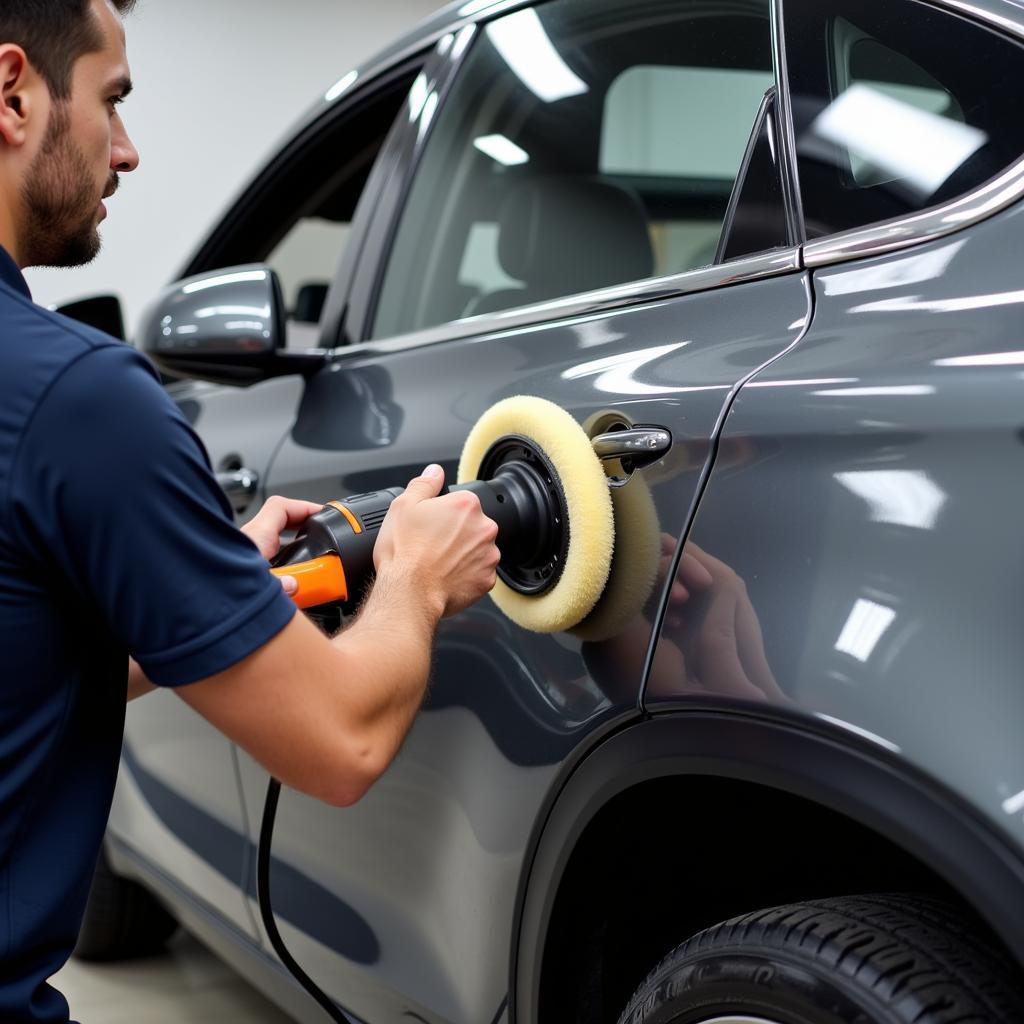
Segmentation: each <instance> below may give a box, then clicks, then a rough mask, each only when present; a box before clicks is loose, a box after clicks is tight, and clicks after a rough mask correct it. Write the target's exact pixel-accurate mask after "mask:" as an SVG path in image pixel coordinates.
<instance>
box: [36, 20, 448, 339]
mask: <svg viewBox="0 0 1024 1024" xmlns="http://www.w3.org/2000/svg"><path fill="white" fill-rule="evenodd" d="M439 6H441V4H440V0H378V2H376V3H373V4H370V3H367V2H366V0H287V2H279V0H141V3H140V4H139V6H138V7H137V9H136V11H135V13H134V14H133V15H131V16H130V17H129V18H128V19H127V20H126V28H127V33H128V59H129V61H130V62H131V65H132V77H133V79H134V82H135V92H134V93H133V94H132V96H131V97H130V98H129V99H128V101H127V102H126V103H125V105H124V106H123V107H122V108H121V109H122V113H123V115H124V119H125V122H126V124H127V126H128V130H129V132H130V133H131V135H132V137H133V139H134V141H135V144H136V146H137V147H138V149H139V151H140V154H141V158H142V162H141V165H140V167H139V169H138V170H137V171H136V172H135V173H134V174H129V175H125V176H123V178H122V183H121V189H120V191H119V192H118V194H117V195H116V196H115V197H114V198H113V199H112V200H109V201H108V203H107V205H108V208H109V210H110V213H109V216H108V218H107V220H106V221H105V222H104V224H103V226H102V228H101V234H102V236H103V251H102V252H101V254H100V256H99V258H98V259H97V260H96V261H95V262H94V263H93V264H91V265H90V266H88V267H84V268H82V269H79V270H30V271H29V272H28V274H27V276H28V279H29V284H30V285H31V287H32V291H33V295H34V297H35V298H36V300H37V301H38V302H41V303H43V304H50V303H61V302H66V301H69V300H72V299H76V298H81V297H84V296H87V295H94V294H99V293H101V292H113V293H115V294H117V295H119V296H120V297H121V299H122V301H123V302H124V304H125V314H126V317H127V320H128V323H129V325H130V327H129V330H131V325H134V324H135V323H136V322H137V319H138V317H139V315H140V314H141V312H142V310H143V308H144V307H145V305H146V303H147V302H148V301H149V300H150V299H151V298H152V297H153V296H154V294H155V293H156V292H157V291H158V290H159V289H160V288H161V287H163V285H165V284H166V283H168V281H169V280H170V278H171V276H172V275H173V274H174V273H175V272H176V271H177V270H178V269H179V268H180V266H181V264H182V262H183V260H184V259H185V258H186V257H187V256H188V255H189V253H190V252H191V251H192V249H193V248H194V246H195V245H196V244H197V242H198V241H199V240H200V238H201V236H202V235H203V233H204V232H205V230H206V229H207V228H209V227H210V226H212V224H213V223H214V221H215V219H216V217H217V216H218V215H219V213H220V212H221V211H223V209H224V208H225V206H226V204H227V202H228V201H229V200H230V199H232V198H233V197H234V195H235V194H236V193H237V191H238V189H239V188H240V187H241V186H242V185H243V184H244V182H245V181H246V179H247V178H248V177H249V176H250V175H251V174H252V173H253V172H254V171H255V170H256V168H257V167H258V166H259V164H260V162H261V161H262V159H263V158H264V157H266V156H268V155H269V154H270V153H271V152H273V150H274V148H275V146H276V144H277V143H278V142H279V141H280V140H281V139H282V137H283V136H284V134H285V133H286V132H287V131H288V130H289V129H290V128H291V127H292V125H293V124H294V123H295V121H296V120H297V119H298V118H299V117H300V116H301V115H302V114H304V113H305V111H306V110H307V109H308V108H309V107H310V106H311V105H312V103H313V101H314V100H315V99H316V97H317V96H318V94H321V93H323V92H325V91H326V90H327V89H328V88H329V87H330V86H331V85H332V84H333V83H334V82H336V81H337V80H338V79H339V78H341V76H342V75H344V74H345V73H346V72H347V71H349V70H350V69H351V68H352V67H354V66H355V65H356V64H358V63H360V62H361V61H362V60H363V59H365V58H367V57H369V56H371V55H372V54H373V53H374V52H375V51H376V50H377V49H379V48H381V47H382V46H384V45H386V44H387V43H388V42H390V41H391V40H393V39H394V38H395V37H397V36H398V35H400V34H402V33H403V32H404V31H405V30H407V29H409V28H410V27H412V26H413V25H414V24H415V23H416V22H418V21H420V20H421V19H423V18H424V17H426V16H427V15H428V14H430V13H431V12H432V11H434V10H435V9H437V8H438V7H439Z"/></svg>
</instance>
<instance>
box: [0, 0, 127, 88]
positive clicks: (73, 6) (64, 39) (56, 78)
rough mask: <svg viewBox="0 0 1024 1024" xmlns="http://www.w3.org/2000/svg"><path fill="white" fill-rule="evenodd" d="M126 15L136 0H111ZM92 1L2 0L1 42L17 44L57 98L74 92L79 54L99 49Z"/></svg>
mask: <svg viewBox="0 0 1024 1024" xmlns="http://www.w3.org/2000/svg"><path fill="white" fill-rule="evenodd" d="M109 2H110V3H111V4H112V5H113V7H114V8H115V9H116V10H117V11H118V13H119V14H127V13H128V12H129V11H130V10H131V9H132V8H133V7H134V6H135V3H136V0H109ZM90 7H91V0H0V43H17V44H18V46H20V47H21V48H22V49H23V50H24V51H25V53H26V55H27V56H28V59H29V60H30V61H31V62H32V66H33V67H34V68H35V69H36V70H37V71H38V72H39V74H40V75H42V76H43V80H44V81H45V82H46V84H47V86H48V87H49V89H50V92H51V94H52V95H53V98H54V99H57V100H65V99H67V98H68V97H69V96H70V94H71V70H72V68H73V67H74V66H75V62H76V61H77V60H78V58H79V57H82V56H84V55H85V54H87V53H93V52H95V51H96V50H98V49H100V48H101V46H102V45H103V44H102V40H101V39H100V33H99V28H98V26H97V25H96V22H95V18H94V17H93V14H92V11H91V10H90Z"/></svg>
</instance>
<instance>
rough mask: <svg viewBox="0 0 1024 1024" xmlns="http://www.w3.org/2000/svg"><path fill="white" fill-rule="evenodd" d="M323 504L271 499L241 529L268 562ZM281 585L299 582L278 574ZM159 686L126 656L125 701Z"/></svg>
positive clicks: (289, 588) (288, 589)
mask: <svg viewBox="0 0 1024 1024" xmlns="http://www.w3.org/2000/svg"><path fill="white" fill-rule="evenodd" d="M321 508H323V506H322V505H317V504H314V503H313V502H311V501H298V500H296V499H292V498H280V497H274V498H270V499H269V500H268V501H267V502H266V504H265V505H264V506H263V508H261V509H260V511H259V512H257V513H256V515H255V516H253V518H252V519H250V520H249V522H248V523H246V524H245V525H244V526H243V527H241V532H242V533H244V534H245V535H246V536H247V537H248V538H249V540H251V541H252V542H253V544H255V545H256V547H257V548H258V549H259V551H260V554H262V555H263V557H264V558H265V559H266V560H267V561H268V562H269V561H270V560H271V559H272V558H273V557H274V556H275V555H276V554H277V553H278V551H280V550H281V534H282V533H283V532H284V531H285V530H296V529H298V528H299V527H300V526H301V525H302V524H303V523H304V522H305V521H306V520H307V519H308V518H309V517H310V516H311V515H314V514H315V513H317V512H319V511H320V510H321ZM281 587H282V588H283V590H284V592H285V593H286V594H294V593H295V591H296V590H298V588H299V584H298V582H297V581H296V580H295V579H294V578H293V577H291V576H282V577H281ZM158 689H160V687H158V686H157V685H156V684H155V683H151V682H150V681H149V679H148V678H147V677H146V673H145V672H144V671H143V669H142V666H141V665H140V664H139V663H138V662H137V661H136V660H135V659H134V658H129V659H128V703H131V702H132V701H133V700H138V699H139V697H145V696H146V695H147V694H150V693H153V692H154V691H156V690H158Z"/></svg>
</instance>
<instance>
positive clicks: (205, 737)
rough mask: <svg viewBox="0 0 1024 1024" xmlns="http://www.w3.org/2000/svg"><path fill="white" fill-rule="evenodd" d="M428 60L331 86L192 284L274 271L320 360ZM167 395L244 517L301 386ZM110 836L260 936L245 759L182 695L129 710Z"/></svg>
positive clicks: (291, 319)
mask: <svg viewBox="0 0 1024 1024" xmlns="http://www.w3.org/2000/svg"><path fill="white" fill-rule="evenodd" d="M422 61H423V58H422V56H415V57H412V58H410V59H408V60H406V61H404V62H400V63H398V64H396V65H395V66H393V67H390V68H388V69H386V70H385V71H383V72H382V73H380V74H378V75H376V76H368V77H367V81H366V82H365V83H362V84H361V86H360V87H359V88H355V89H352V90H351V92H350V94H345V95H343V92H344V90H341V89H339V88H337V87H336V88H335V89H332V90H331V92H330V93H329V94H328V96H329V98H328V99H327V100H324V101H323V102H322V103H321V104H320V105H319V107H318V110H317V112H316V113H315V115H314V117H313V118H312V120H311V122H310V123H308V124H306V125H305V126H304V127H303V128H302V129H301V130H300V131H299V133H298V135H297V136H296V137H295V139H294V140H293V141H292V142H291V143H289V144H288V145H286V146H285V147H283V148H282V150H281V151H280V152H279V153H278V154H277V155H276V156H275V158H274V159H273V160H272V161H271V162H270V163H269V165H268V166H267V167H266V168H264V169H263V170H262V171H261V172H260V173H259V174H258V175H257V176H256V178H255V180H254V181H253V182H252V183H251V184H250V185H249V186H248V187H247V188H246V189H245V190H244V191H243V192H242V194H241V197H240V198H239V200H238V201H237V203H236V204H235V205H234V207H233V208H232V209H231V210H230V211H229V213H228V214H227V215H226V217H225V218H224V220H223V221H222V222H221V223H220V224H219V225H217V227H216V228H215V229H214V230H213V231H212V232H211V234H210V236H209V237H208V238H207V239H206V240H205V241H204V242H203V244H202V245H201V246H200V247H199V249H198V251H197V253H196V255H195V256H194V257H193V258H192V260H191V261H190V263H189V265H188V266H187V267H186V268H185V270H184V272H183V274H182V276H183V277H189V276H192V275H196V274H200V273H207V274H208V273H210V272H212V271H216V270H218V269H221V268H229V267H231V266H232V265H235V264H238V263H254V262H266V263H268V264H269V265H270V266H271V267H273V268H274V269H275V271H276V272H277V274H278V277H279V280H280V281H281V284H282V291H283V297H284V301H285V305H286V308H287V310H288V325H287V330H288V337H287V344H288V347H289V349H292V350H304V351H307V352H309V354H310V356H311V358H312V359H315V358H316V356H315V353H316V347H317V346H318V344H319V335H320V323H321V321H322V320H323V319H324V311H325V309H327V299H328V293H329V289H330V285H331V284H332V283H333V282H334V281H335V280H336V279H337V281H338V282H341V281H343V280H344V275H345V270H344V267H343V268H342V269H341V270H340V271H339V262H341V261H343V260H344V259H345V258H346V256H349V257H351V254H350V253H349V249H350V248H351V247H352V246H356V247H358V244H359V239H358V236H357V235H356V234H355V233H354V232H353V223H354V222H355V220H356V215H355V214H356V208H357V207H358V206H359V204H360V202H362V203H363V205H364V207H372V206H373V204H374V203H375V201H376V197H377V195H378V194H379V192H380V183H381V181H382V180H383V181H386V180H387V178H388V176H389V173H390V171H389V168H388V167H387V165H386V161H384V160H383V159H382V151H383V150H384V148H385V140H386V138H387V136H388V134H389V132H390V129H391V126H392V123H393V121H394V118H395V115H396V113H397V111H398V108H399V106H400V105H401V103H402V102H403V100H404V98H405V95H406V94H407V93H408V91H409V88H410V85H411V83H412V82H413V81H414V79H415V77H416V75H417V74H418V73H419V71H420V69H421V67H422ZM346 81H347V82H348V84H349V85H352V83H353V82H354V81H355V79H354V78H353V77H352V76H349V77H348V78H347V79H343V80H342V84H345V82H346ZM364 219H365V218H364ZM168 393H169V394H170V396H171V397H172V398H173V399H174V401H175V402H176V403H177V404H178V406H179V408H180V409H181V410H182V412H183V413H184V415H185V416H186V418H187V419H188V421H189V422H190V423H191V425H192V426H193V428H194V429H195V430H196V432H197V433H198V434H199V437H200V439H201V440H202V442H203V444H204V445H205V447H206V450H207V453H208V455H209V457H210V461H211V464H212V466H213V469H214V471H215V472H216V473H217V476H218V480H219V481H220V482H221V485H222V486H223V487H224V489H225V491H226V493H227V495H228V497H229V499H230V501H231V503H232V506H233V508H234V511H235V513H236V518H237V519H238V521H239V522H240V523H241V522H244V521H245V520H246V519H248V518H250V517H251V516H252V514H253V513H254V512H255V511H256V510H257V509H258V508H259V506H260V503H261V502H262V500H263V499H264V498H265V497H266V495H267V488H266V479H267V471H268V467H269V465H270V461H271V458H272V456H273V453H274V451H275V450H276V448H277V446H278V445H279V444H280V443H281V440H282V438H283V437H284V436H285V435H286V433H287V432H288V430H289V427H290V426H291V424H292V423H293V422H294V420H295V416H296V410H297V409H298V407H299V404H300V401H301V399H302V395H303V385H302V380H301V378H299V377H282V378H279V379H274V380H268V381H264V382H262V383H258V384H255V385H254V386H252V387H251V388H237V387H225V386H219V385H214V384H209V383H205V382H203V381H195V380H179V381H172V382H169V383H168ZM108 841H109V842H112V843H115V844H119V845H120V847H121V848H123V849H125V850H127V851H129V852H130V854H131V855H133V856H135V857H137V858H141V859H142V860H144V861H145V862H146V864H147V865H148V866H149V868H150V869H152V868H154V867H155V868H157V869H159V870H160V871H161V872H163V874H164V875H165V876H166V877H169V878H170V879H173V880H174V882H175V883H177V885H178V886H179V887H181V888H182V889H184V890H185V891H186V892H187V893H188V894H189V895H191V896H192V897H194V898H196V899H198V900H199V901H200V902H201V903H202V904H204V905H205V906H206V907H207V908H209V909H212V910H213V911H215V912H216V913H217V914H218V915H219V916H220V917H221V918H222V919H225V920H227V921H229V922H230V923H231V924H232V925H233V926H234V927H235V928H236V929H238V930H239V931H240V932H241V933H242V934H243V935H245V936H246V937H248V938H249V939H250V940H252V941H258V940H259V935H260V932H259V929H258V928H257V924H256V920H255V918H254V917H253V915H252V913H251V910H250V908H249V906H248V902H247V900H246V899H245V898H244V896H243V894H242V891H241V890H242V889H243V888H244V879H245V878H246V877H247V876H248V866H249V862H250V860H251V859H252V858H253V856H254V852H255V851H254V849H253V846H252V844H251V842H250V836H249V823H248V821H247V819H246V809H245V807H244V805H243V803H242V800H241V793H240V790H239V786H238V775H237V752H236V750H235V748H234V746H233V744H231V743H230V742H229V741H228V740H227V739H225V738H224V737H223V736H222V735H221V734H220V733H219V732H217V731H216V730H215V729H214V728H213V727H212V726H210V725H209V724H208V723H207V722H205V721H204V720H203V719H202V718H200V717H199V716H198V715H196V714H195V713H194V712H193V711H191V710H190V709H189V708H188V707H187V706H186V705H185V704H184V703H182V702H181V701H180V700H178V699H177V698H176V697H175V696H174V695H173V694H172V693H169V692H157V693H154V694H152V695H151V696H149V697H147V698H146V699H145V700H141V701H136V702H134V703H133V704H132V705H130V706H129V709H128V715H127V723H126V727H125V742H124V748H123V756H122V770H121V772H120V776H119V782H118V789H117V793H116V796H115V801H114V806H113V809H112V812H111V817H110V826H109V830H108Z"/></svg>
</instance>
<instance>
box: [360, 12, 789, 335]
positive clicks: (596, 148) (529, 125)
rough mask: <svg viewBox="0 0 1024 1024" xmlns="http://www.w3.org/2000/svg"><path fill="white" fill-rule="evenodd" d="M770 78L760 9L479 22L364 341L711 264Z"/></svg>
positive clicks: (765, 19)
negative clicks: (368, 337)
mask: <svg viewBox="0 0 1024 1024" xmlns="http://www.w3.org/2000/svg"><path fill="white" fill-rule="evenodd" d="M773 82H774V73H773V64H772V46H771V29H770V21H769V3H768V2H767V0H763V2H762V0H712V2H708V0H685V2H680V0H636V2H632V3H622V2H616V3H612V2H610V0H554V2H552V3H548V4H544V5H542V6H540V7H538V8H536V9H533V8H528V9H525V10H520V11H516V12H514V13H512V14H509V15H506V16H505V17H503V18H499V19H497V20H495V21H493V22H491V23H489V24H488V25H486V26H485V27H484V29H483V30H482V31H481V32H480V34H479V36H478V37H477V39H476V41H475V42H474V44H473V49H472V50H471V52H470V53H469V54H468V55H467V58H466V61H465V64H464V66H463V68H462V69H461V71H460V73H459V77H458V79H457V80H456V82H455V84H454V87H453V88H452V90H451V93H450V95H449V97H448V98H447V100H446V101H445V103H444V105H443V106H442V108H441V109H440V112H439V114H438V115H437V123H436V125H435V126H434V128H433V130H432V133H431V136H430V138H429V139H428V141H427V143H426V147H425V152H424V154H423V156H422V158H421V160H420V165H419V167H418V169H417V172H416V177H415V179H414V181H413V184H412V188H411V190H410V194H409V197H408V200H407V203H406V206H405V209H404V212H403V214H402V217H401V221H400V224H399V228H398V231H397V233H396V237H395V242H394V245H393V247H392V251H391V255H390V258H389V261H388V265H387V268H386V272H385V276H384V280H383V284H382V288H381V292H380V297H379V300H378V305H377V311H376V317H375V323H374V326H373V332H372V333H373V336H374V337H386V336H390V335H395V334H401V333H405V332H408V331H413V330H418V329H421V328H426V327H432V326H436V325H438V324H441V323H445V322H447V321H450V320H457V319H460V318H463V317H467V316H475V315H482V314H485V313H491V312H496V311H499V310H504V309H511V308H514V307H516V306H523V305H527V304H530V303H535V302H543V301H548V300H552V299H557V298H561V297H564V296H567V295H572V294H575V293H579V292H584V291H588V290H590V289H593V288H600V287H605V286H609V285H615V284H620V283H624V282H628V281H634V280H643V279H645V278H649V277H656V276H663V275H667V274H675V273H680V272H683V271H687V270H692V269H694V268H697V267H701V266H706V265H708V264H711V263H713V262H714V260H715V257H716V252H717V250H718V247H719V240H720V238H721V235H722V227H723V223H724V221H725V216H726V212H727V210H728V209H729V207H730V197H731V195H732V192H733V189H734V186H735V184H736V179H737V176H738V174H739V171H740V168H741V166H742V165H743V162H744V154H745V152H746V150H747V147H748V141H749V139H750V137H751V132H752V130H753V129H754V123H755V119H756V117H757V113H758V110H759V109H760V107H761V104H762V101H763V99H764V96H765V93H766V91H767V90H768V89H770V88H771V87H772V85H773ZM769 167H770V165H769ZM773 173H774V172H773ZM780 202H781V199H780ZM778 244H780V245H781V244H785V239H784V238H780V239H778ZM764 247H765V246H764V245H763V244H762V245H760V248H764Z"/></svg>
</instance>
